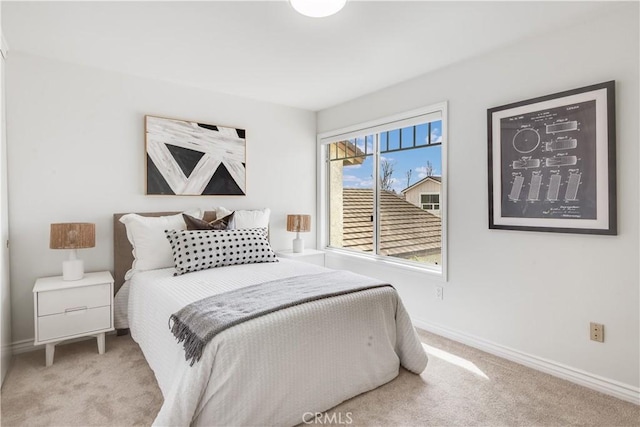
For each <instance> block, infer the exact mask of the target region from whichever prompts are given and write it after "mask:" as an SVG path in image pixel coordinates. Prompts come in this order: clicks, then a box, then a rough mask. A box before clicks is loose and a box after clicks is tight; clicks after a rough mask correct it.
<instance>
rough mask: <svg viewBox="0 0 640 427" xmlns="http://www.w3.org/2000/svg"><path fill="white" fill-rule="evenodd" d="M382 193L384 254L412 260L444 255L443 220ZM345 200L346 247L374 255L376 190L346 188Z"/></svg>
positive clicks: (344, 244)
mask: <svg viewBox="0 0 640 427" xmlns="http://www.w3.org/2000/svg"><path fill="white" fill-rule="evenodd" d="M380 194H381V200H380V202H381V203H380V219H381V222H382V223H381V224H380V230H381V231H380V253H381V254H384V255H390V256H395V257H399V258H405V259H412V258H415V257H418V258H419V257H425V256H429V255H434V254H439V253H440V252H441V248H442V242H441V238H440V236H441V221H440V218H438V217H437V216H435V215H432V214H430V213H429V212H426V211H424V210H422V209H419V208H417V207H415V206H413V205H412V204H410V203H407V202H406V201H405V200H403V199H402V198H401V197H399V196H398V195H396V194H394V193H391V192H388V191H382V192H381V193H380ZM343 201H344V205H343V236H342V243H343V247H344V248H347V249H358V250H361V251H365V252H371V251H372V250H373V223H372V221H371V211H372V209H373V190H371V189H362V188H345V189H344V191H343Z"/></svg>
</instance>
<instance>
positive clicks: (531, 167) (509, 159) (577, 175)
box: [487, 81, 617, 235]
mask: <svg viewBox="0 0 640 427" xmlns="http://www.w3.org/2000/svg"><path fill="white" fill-rule="evenodd" d="M487 120H488V142H489V147H488V148H489V150H488V154H489V228H490V229H506V230H523V231H547V232H558V233H582V234H609V235H615V234H617V220H616V215H617V213H616V129H615V82H614V81H609V82H605V83H600V84H595V85H592V86H587V87H582V88H579V89H574V90H569V91H565V92H560V93H555V94H552V95H547V96H542V97H539V98H534V99H529V100H526V101H520V102H516V103H512V104H508V105H503V106H501V107H495V108H491V109H489V110H488V111H487Z"/></svg>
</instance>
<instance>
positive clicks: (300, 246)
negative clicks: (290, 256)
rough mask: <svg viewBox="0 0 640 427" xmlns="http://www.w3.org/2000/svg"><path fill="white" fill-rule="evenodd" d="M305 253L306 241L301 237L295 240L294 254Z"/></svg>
mask: <svg viewBox="0 0 640 427" xmlns="http://www.w3.org/2000/svg"><path fill="white" fill-rule="evenodd" d="M302 252H304V241H303V240H302V239H301V238H300V237H296V238H295V239H293V253H295V254H299V253H302Z"/></svg>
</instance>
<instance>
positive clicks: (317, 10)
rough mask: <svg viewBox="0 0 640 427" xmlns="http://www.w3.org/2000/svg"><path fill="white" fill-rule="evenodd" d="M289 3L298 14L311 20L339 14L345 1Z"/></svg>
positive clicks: (299, 0) (329, 0)
mask: <svg viewBox="0 0 640 427" xmlns="http://www.w3.org/2000/svg"><path fill="white" fill-rule="evenodd" d="M289 3H290V4H291V6H292V7H293V8H294V9H295V10H296V11H297V12H298V13H301V14H303V15H305V16H310V17H311V18H324V17H325V16H331V15H333V14H334V13H338V12H340V10H341V9H342V8H343V7H344V5H345V4H346V3H347V0H289Z"/></svg>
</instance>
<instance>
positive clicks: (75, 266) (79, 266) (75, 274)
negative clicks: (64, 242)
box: [62, 259, 84, 280]
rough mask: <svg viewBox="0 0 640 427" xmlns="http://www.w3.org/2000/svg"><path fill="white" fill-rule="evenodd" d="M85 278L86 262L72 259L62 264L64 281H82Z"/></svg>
mask: <svg viewBox="0 0 640 427" xmlns="http://www.w3.org/2000/svg"><path fill="white" fill-rule="evenodd" d="M83 277H84V262H83V261H82V260H81V259H70V260H68V261H63V262H62V280H80V279H82V278H83Z"/></svg>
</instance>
